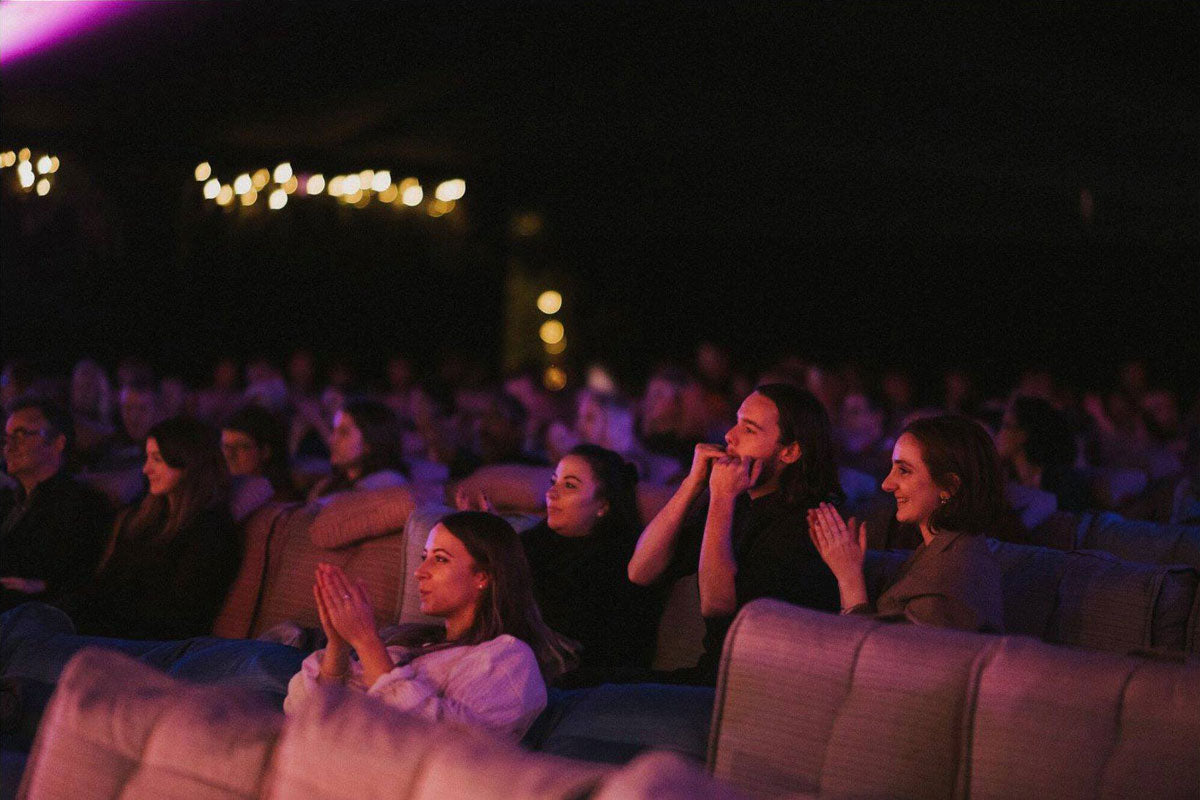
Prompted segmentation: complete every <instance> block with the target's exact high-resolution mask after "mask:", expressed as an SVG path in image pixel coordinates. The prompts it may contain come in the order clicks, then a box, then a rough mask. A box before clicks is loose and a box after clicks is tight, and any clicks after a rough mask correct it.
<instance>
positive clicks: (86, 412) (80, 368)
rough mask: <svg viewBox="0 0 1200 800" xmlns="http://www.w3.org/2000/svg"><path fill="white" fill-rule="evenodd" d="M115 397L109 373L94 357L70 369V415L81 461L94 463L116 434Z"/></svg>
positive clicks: (76, 450) (82, 462)
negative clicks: (114, 419)
mask: <svg viewBox="0 0 1200 800" xmlns="http://www.w3.org/2000/svg"><path fill="white" fill-rule="evenodd" d="M115 406H116V397H115V393H114V392H113V387H112V383H111V382H110V381H109V379H108V373H107V372H105V370H104V367H102V366H100V365H99V364H98V363H96V362H95V361H92V360H91V359H83V360H82V361H79V362H78V363H77V364H75V368H74V369H73V370H72V371H71V416H72V419H73V421H74V424H75V453H76V455H77V456H78V459H79V462H80V463H81V464H93V463H95V462H96V460H97V459H99V458H100V457H101V456H102V455H103V453H104V450H105V448H106V447H107V446H108V442H109V440H110V439H112V437H113V436H114V435H115V434H116V428H115V427H114V425H113V410H114V407H115Z"/></svg>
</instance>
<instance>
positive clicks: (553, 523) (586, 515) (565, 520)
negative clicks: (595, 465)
mask: <svg viewBox="0 0 1200 800" xmlns="http://www.w3.org/2000/svg"><path fill="white" fill-rule="evenodd" d="M599 494H600V484H599V482H598V481H597V480H596V476H595V473H593V472H592V467H591V465H590V464H588V462H587V459H586V458H583V457H582V456H574V455H569V456H563V459H562V460H561V461H559V462H558V466H557V467H555V469H554V478H553V480H552V482H551V484H550V488H549V489H548V490H547V491H546V524H547V525H548V526H549V527H550V530H552V531H554V532H555V533H557V534H559V535H560V536H586V535H588V534H589V533H591V531H592V528H593V526H595V524H596V521H597V520H599V519H600V517H602V516H604V515H605V514H606V513H608V501H607V500H603V499H601V498H600V497H599Z"/></svg>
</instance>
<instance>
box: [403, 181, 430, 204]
mask: <svg viewBox="0 0 1200 800" xmlns="http://www.w3.org/2000/svg"><path fill="white" fill-rule="evenodd" d="M409 180H411V179H409ZM404 183H408V180H406V181H405V182H404ZM424 199H425V190H424V189H422V188H421V185H420V184H419V183H417V182H416V181H415V180H414V181H413V182H412V183H411V184H409V185H408V186H405V185H404V184H401V186H400V200H401V201H402V202H403V203H404V205H406V206H410V207H412V206H419V205H421V201H422V200H424Z"/></svg>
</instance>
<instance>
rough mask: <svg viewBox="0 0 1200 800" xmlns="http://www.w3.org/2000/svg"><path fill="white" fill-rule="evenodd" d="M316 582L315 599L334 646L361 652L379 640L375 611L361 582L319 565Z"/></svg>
mask: <svg viewBox="0 0 1200 800" xmlns="http://www.w3.org/2000/svg"><path fill="white" fill-rule="evenodd" d="M316 578H317V579H316V582H315V583H314V584H313V597H314V599H315V600H316V602H317V614H318V615H319V616H320V618H321V627H322V628H323V629H324V630H325V637H326V638H327V639H328V640H329V644H330V645H331V646H335V647H337V646H341V645H344V644H349V645H350V646H351V647H354V648H355V649H358V647H359V646H360V645H361V644H362V643H363V642H366V641H370V638H371V637H378V634H377V633H376V631H375V610H374V608H372V606H371V601H370V599H369V598H368V597H367V590H366V587H365V586H364V585H363V584H362V583H361V582H356V581H351V580H350V578H349V576H347V575H346V573H345V572H343V571H342V569H341V568H340V567H335V566H333V565H332V564H318V565H317V571H316Z"/></svg>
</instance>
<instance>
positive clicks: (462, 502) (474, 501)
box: [454, 486, 496, 514]
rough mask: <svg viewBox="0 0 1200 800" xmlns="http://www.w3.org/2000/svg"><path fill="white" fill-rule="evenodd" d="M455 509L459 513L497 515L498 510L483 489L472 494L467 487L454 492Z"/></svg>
mask: <svg viewBox="0 0 1200 800" xmlns="http://www.w3.org/2000/svg"><path fill="white" fill-rule="evenodd" d="M454 507H455V508H457V509H458V510H459V511H486V512H488V513H489V514H495V513H496V508H495V506H493V505H492V501H491V500H489V499H488V496H487V494H485V493H484V491H483V490H482V489H479V490H478V491H475V492H472V491H470V490H468V489H467V487H466V486H459V487H458V488H457V489H455V490H454Z"/></svg>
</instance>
